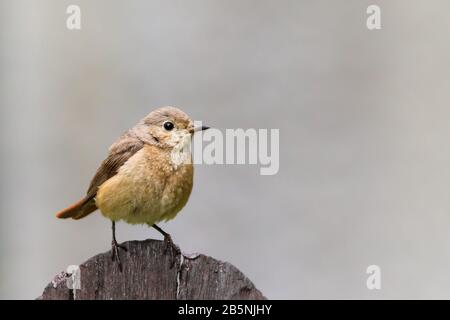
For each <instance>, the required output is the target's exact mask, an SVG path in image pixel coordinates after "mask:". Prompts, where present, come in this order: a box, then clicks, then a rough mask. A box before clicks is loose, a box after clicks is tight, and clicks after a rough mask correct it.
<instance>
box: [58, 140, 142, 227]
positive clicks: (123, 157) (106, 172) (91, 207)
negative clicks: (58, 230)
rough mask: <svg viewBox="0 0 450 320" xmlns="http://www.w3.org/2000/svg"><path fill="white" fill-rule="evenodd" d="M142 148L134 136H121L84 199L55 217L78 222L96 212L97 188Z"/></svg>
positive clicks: (112, 147) (140, 142)
mask: <svg viewBox="0 0 450 320" xmlns="http://www.w3.org/2000/svg"><path fill="white" fill-rule="evenodd" d="M143 146H144V143H143V142H142V141H141V140H140V139H138V138H137V137H136V136H135V135H133V134H131V133H129V132H127V133H125V134H123V135H122V136H121V137H120V138H119V139H118V140H117V142H116V143H114V144H113V145H112V146H111V148H110V149H109V154H108V157H107V158H106V159H105V160H104V161H103V162H102V164H101V165H100V167H99V168H98V170H97V172H96V173H95V176H94V178H93V179H92V181H91V184H90V185H89V189H88V191H87V194H86V197H84V198H83V199H81V200H80V201H78V202H77V203H75V204H74V205H72V206H70V207H68V208H66V209H64V210H61V211H60V212H58V213H57V214H56V216H57V217H58V218H62V219H65V218H73V219H76V220H78V219H81V218H84V217H85V216H87V215H88V214H90V213H92V212H94V211H95V210H97V206H96V205H95V199H94V198H95V195H96V194H97V190H98V188H99V187H100V186H101V185H102V184H103V183H104V182H105V181H106V180H108V179H109V178H111V177H113V176H114V175H116V174H117V171H118V170H119V168H120V167H121V166H122V165H123V164H124V163H125V162H127V160H128V159H130V158H131V157H132V156H133V155H134V154H135V153H136V152H138V151H139V150H140V149H141V148H142V147H143Z"/></svg>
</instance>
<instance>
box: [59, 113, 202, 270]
mask: <svg viewBox="0 0 450 320" xmlns="http://www.w3.org/2000/svg"><path fill="white" fill-rule="evenodd" d="M206 129H208V127H204V126H202V127H198V128H194V124H193V122H192V120H191V119H190V118H189V117H188V116H187V115H186V114H185V113H184V112H183V111H181V110H180V109H177V108H175V107H163V108H159V109H157V110H155V111H153V112H151V113H150V114H149V115H147V116H146V117H145V118H144V119H142V120H141V121H140V122H139V123H138V124H137V125H135V126H134V127H133V128H131V129H130V130H128V131H126V132H125V133H124V134H123V135H122V136H121V137H120V138H119V139H118V140H117V141H116V142H115V143H114V144H113V145H112V146H111V147H110V149H109V154H108V156H107V158H106V159H105V160H104V161H103V162H102V164H101V165H100V167H99V168H98V170H97V172H96V174H95V176H94V178H93V179H92V181H91V184H90V185H89V188H88V191H87V194H86V196H85V197H84V198H83V199H81V200H80V201H78V202H77V203H75V204H73V205H72V206H70V207H68V208H67V209H64V210H62V211H60V212H58V213H57V214H56V216H57V217H58V218H63V219H65V218H72V219H75V220H78V219H81V218H84V217H86V216H87V215H88V214H90V213H92V212H94V211H95V210H97V209H100V211H101V212H102V214H103V215H104V216H105V217H106V218H109V219H111V221H112V249H111V252H112V259H113V260H115V259H116V258H117V262H118V264H119V268H120V269H121V270H122V265H121V262H120V256H119V248H121V249H124V250H125V251H126V248H125V247H123V246H120V245H119V244H118V243H117V241H116V234H115V223H116V221H118V220H123V221H125V222H127V223H131V224H147V225H149V226H151V227H153V228H155V229H156V230H158V231H159V232H160V233H161V234H162V235H163V236H164V242H165V244H166V249H170V251H171V254H172V256H173V257H175V255H176V254H178V253H179V249H178V247H176V246H175V245H174V243H173V241H172V238H171V236H170V235H169V234H168V233H166V232H165V231H163V230H162V229H161V228H160V227H158V226H157V225H156V223H158V222H160V221H163V220H165V221H167V220H170V219H173V218H174V217H175V216H176V215H177V213H178V212H179V211H180V210H181V209H182V208H183V207H184V205H185V204H186V202H187V201H188V198H189V195H190V194H191V190H192V183H193V165H192V156H191V152H190V142H191V138H192V135H193V134H194V133H195V132H197V131H200V130H206Z"/></svg>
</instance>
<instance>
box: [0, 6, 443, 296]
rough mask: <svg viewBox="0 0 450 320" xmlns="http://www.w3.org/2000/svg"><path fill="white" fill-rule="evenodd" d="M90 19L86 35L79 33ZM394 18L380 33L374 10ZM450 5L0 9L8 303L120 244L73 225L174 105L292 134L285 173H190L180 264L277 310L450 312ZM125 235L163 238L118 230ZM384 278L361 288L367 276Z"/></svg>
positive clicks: (1, 278) (227, 122)
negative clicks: (277, 302) (119, 155)
mask: <svg viewBox="0 0 450 320" xmlns="http://www.w3.org/2000/svg"><path fill="white" fill-rule="evenodd" d="M70 4H76V5H79V6H80V7H81V23H82V29H81V30H79V31H69V30H68V29H67V28H66V19H67V17H68V14H66V8H67V6H68V5H70ZM370 4H377V5H379V6H380V7H381V23H382V29H381V30H376V31H369V30H368V29H367V27H366V19H367V16H368V15H367V14H366V8H367V6H368V5H370ZM449 12H450V3H449V2H448V1H445V0H442V1H437V0H433V1H411V0H403V1H400V0H397V1H387V0H386V1H381V0H377V1H361V0H353V1H349V0H340V1H336V0H327V1H298V0H282V1H274V0H270V1H268V0H243V1H241V0H239V1H237V0H236V1H235V0H233V1H224V0H221V1H217V0H216V1H210V0H190V1H183V0H177V1H173V0H170V1H167V0H159V1H144V0H142V1H136V0H134V1H110V0H108V1H106V0H104V1H77V0H72V1H50V0H48V1H44V0H41V1H34V0H29V1H23V0H0V77H1V78H0V112H1V114H0V125H1V126H0V133H1V134H0V147H1V158H0V171H1V172H0V173H1V180H2V181H1V193H0V298H35V297H37V296H39V295H40V293H41V292H42V290H43V288H44V287H45V285H46V284H47V283H48V282H49V281H50V280H51V279H52V278H53V276H54V275H55V274H56V273H58V272H59V271H61V270H64V269H65V268H66V266H68V265H70V264H79V263H81V262H83V261H84V260H86V259H87V258H89V257H91V256H93V255H94V254H97V253H99V252H104V251H107V250H109V249H110V237H111V231H110V223H109V222H108V221H107V220H106V219H104V218H102V217H101V215H100V214H98V213H96V214H93V215H91V216H89V217H88V218H86V219H83V220H81V221H62V220H57V219H56V218H55V217H54V214H55V212H56V211H58V210H60V209H62V208H64V207H66V206H67V205H69V204H71V203H72V202H74V201H75V200H78V198H80V197H81V196H82V195H83V194H84V192H85V191H86V188H87V185H88V183H89V181H90V178H91V177H92V175H93V173H94V172H95V170H96V169H97V166H98V164H99V163H100V161H101V160H103V158H104V157H105V155H106V152H107V148H108V147H109V145H110V144H111V143H112V142H113V141H114V140H115V139H116V138H117V137H118V136H119V135H120V134H121V133H122V132H123V131H124V130H126V129H128V128H129V127H131V126H132V125H134V124H135V123H136V122H137V121H138V120H139V119H140V118H141V117H143V116H144V115H146V114H147V113H148V112H150V111H151V110H153V109H154V108H155V107H158V106H163V105H176V106H179V107H181V108H183V109H184V110H185V111H186V112H187V113H189V114H190V115H191V116H192V117H193V118H195V119H198V120H203V121H204V123H205V124H206V123H207V124H209V125H211V126H214V127H217V128H221V129H225V128H278V129H280V171H279V173H278V174H277V175H274V176H261V175H259V167H258V166H254V165H253V166H251V165H214V166H206V165H203V166H197V167H196V173H195V175H196V176H195V187H194V191H193V194H192V196H191V199H190V201H189V203H188V205H187V206H186V207H185V208H184V210H183V211H182V213H181V214H180V215H179V216H178V217H177V219H175V220H173V221H171V222H169V223H168V224H163V225H161V226H163V227H164V228H165V229H166V230H167V231H168V232H170V233H171V234H172V235H173V237H174V239H175V241H176V242H177V243H178V244H179V245H180V246H181V248H182V250H183V251H185V252H202V253H206V254H208V255H211V256H213V257H215V258H218V259H221V260H226V261H229V262H231V263H233V264H234V265H235V266H237V267H238V268H239V269H241V270H242V271H243V272H244V273H245V274H246V275H247V276H248V277H249V278H250V279H251V280H252V281H253V282H254V283H255V285H256V286H257V287H258V288H259V289H261V291H262V292H263V293H264V294H265V295H266V296H267V297H269V298H272V299H275V298H277V299H279V298H287V299H300V298H333V299H334V298H336V299H337V298H342V299H346V298H361V299H370V298H374V299H378V298H388V299H389V298H447V299H448V298H450V196H449V195H450V143H449V142H448V141H449V137H450V103H449V102H450V90H449V89H450V75H449V71H450V58H449V57H450V44H449V41H448V39H449V30H450V19H449ZM117 236H118V239H119V240H120V241H125V240H130V239H145V238H148V237H156V238H159V235H158V234H157V233H156V232H155V231H153V230H149V229H148V228H147V227H141V226H128V225H125V224H123V223H120V224H119V225H118V232H117ZM372 264H376V265H378V266H380V268H381V275H382V278H381V279H382V288H381V290H372V291H371V290H368V289H367V287H366V278H367V276H368V275H367V274H366V268H367V266H369V265H372Z"/></svg>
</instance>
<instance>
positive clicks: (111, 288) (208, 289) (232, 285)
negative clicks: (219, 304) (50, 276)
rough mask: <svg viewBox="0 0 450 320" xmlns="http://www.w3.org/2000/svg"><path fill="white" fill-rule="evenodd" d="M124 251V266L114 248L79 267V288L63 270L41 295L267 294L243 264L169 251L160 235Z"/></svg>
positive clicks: (257, 296) (156, 296) (188, 296)
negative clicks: (238, 266) (113, 256)
mask: <svg viewBox="0 0 450 320" xmlns="http://www.w3.org/2000/svg"><path fill="white" fill-rule="evenodd" d="M124 245H125V246H126V248H127V249H128V251H127V252H125V251H122V250H121V252H120V254H121V260H122V263H123V271H122V272H120V270H119V268H118V266H117V264H116V263H115V262H113V261H111V254H110V252H109V251H108V252H105V253H101V254H98V255H96V256H94V257H92V258H90V259H89V260H88V261H86V262H85V263H83V264H81V265H80V266H79V268H80V288H79V289H73V288H71V287H70V286H68V285H67V280H70V279H71V276H70V275H69V274H67V273H65V272H63V273H61V274H59V275H58V276H56V277H55V279H54V280H53V281H52V282H51V283H50V284H48V286H47V287H46V288H45V290H44V292H43V294H42V295H41V296H40V297H39V298H38V299H43V300H57V299H58V300H83V299H179V300H184V299H256V300H260V299H265V297H264V296H263V295H262V293H261V292H260V291H259V290H258V289H256V288H255V286H254V285H253V283H252V282H251V281H250V280H249V279H248V278H247V277H246V276H245V275H244V274H243V273H242V272H240V271H239V270H238V269H236V268H235V267H234V266H232V265H231V264H229V263H227V262H221V261H218V260H216V259H213V258H211V257H208V256H205V255H201V254H200V255H198V256H196V257H189V258H188V257H184V256H182V255H179V256H177V257H176V259H177V263H176V265H175V266H172V259H171V257H170V256H169V255H167V254H165V253H164V243H163V242H162V241H159V240H145V241H129V242H125V243H124Z"/></svg>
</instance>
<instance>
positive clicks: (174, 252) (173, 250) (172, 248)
mask: <svg viewBox="0 0 450 320" xmlns="http://www.w3.org/2000/svg"><path fill="white" fill-rule="evenodd" d="M167 252H169V254H170V257H171V259H172V261H171V263H170V268H171V269H172V268H173V266H174V265H175V264H177V265H178V263H177V262H178V259H177V257H178V256H179V255H180V254H181V250H180V248H179V247H178V246H177V245H176V244H175V243H173V241H172V237H171V236H170V234H168V233H166V234H165V235H164V253H165V254H166V253H167Z"/></svg>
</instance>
